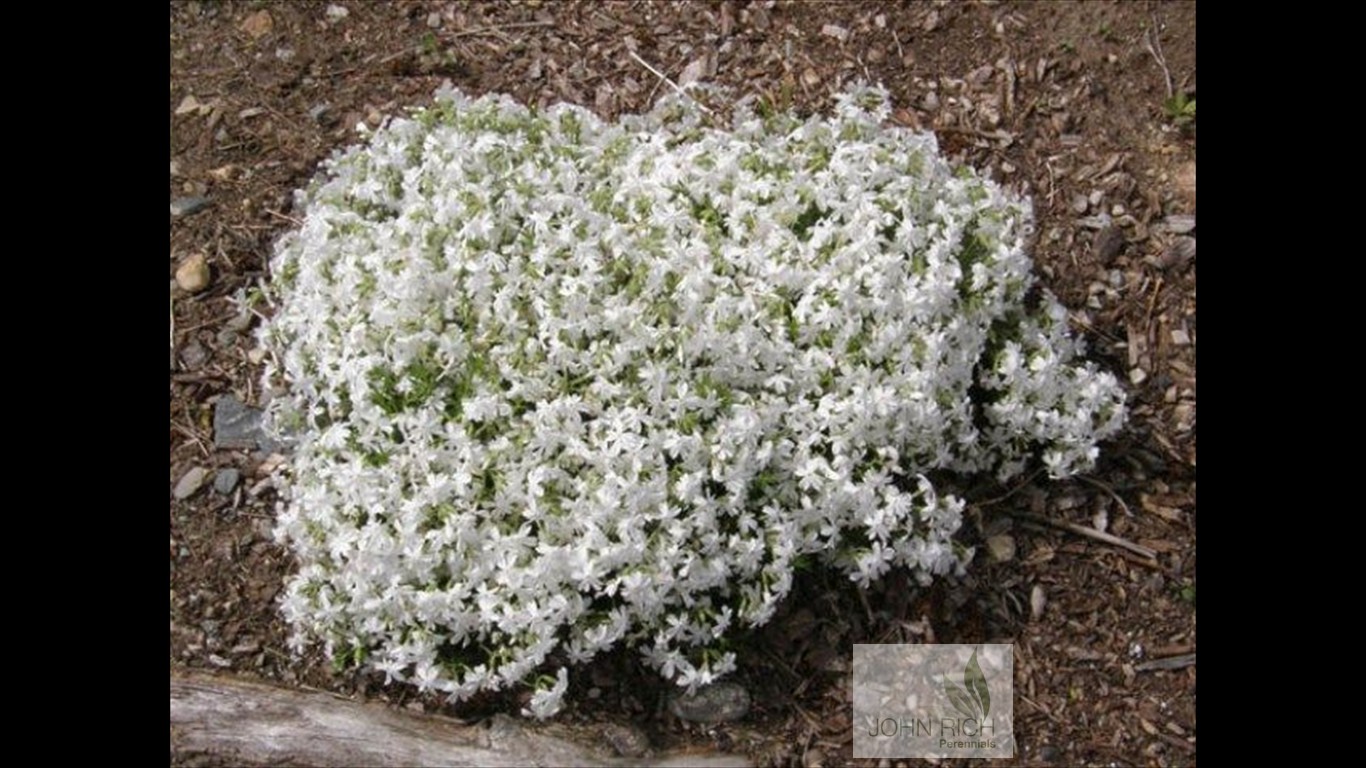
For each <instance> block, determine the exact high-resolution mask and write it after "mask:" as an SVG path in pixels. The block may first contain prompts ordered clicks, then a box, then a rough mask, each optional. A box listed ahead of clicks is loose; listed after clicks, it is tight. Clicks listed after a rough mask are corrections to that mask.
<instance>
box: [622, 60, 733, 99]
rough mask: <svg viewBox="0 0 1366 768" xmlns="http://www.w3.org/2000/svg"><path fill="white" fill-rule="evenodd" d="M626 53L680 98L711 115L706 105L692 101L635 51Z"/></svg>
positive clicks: (676, 85)
mask: <svg viewBox="0 0 1366 768" xmlns="http://www.w3.org/2000/svg"><path fill="white" fill-rule="evenodd" d="M627 53H628V54H630V55H631V58H633V59H635V60H636V61H638V62H640V65H641V66H642V67H645V68H646V69H648V70H650V73H651V74H653V75H654V76H655V77H657V78H659V79H660V80H662V81H664V82H666V83H668V84H669V87H670V88H673V89H674V91H675V92H676V93H678V94H679V95H680V96H687V97H688V98H689V99H691V100H692V102H693V103H694V104H696V105H697V106H698V107H699V108H700V109H701V110H702V111H703V112H706V113H707V114H709V115H710V114H711V113H712V111H711V110H710V109H707V105H706V104H703V103H702V102H700V101H698V100H697V99H694V98H693V97H692V96H691V95H690V94H689V93H688V92H687V91H685V90H683V89H682V88H680V87H679V85H678V83H675V82H674V81H672V80H670V79H669V78H667V77H665V76H664V73H663V72H660V71H659V70H657V69H655V68H654V67H652V66H650V64H649V62H647V61H645V59H642V58H640V56H638V55H636V52H635V51H627Z"/></svg>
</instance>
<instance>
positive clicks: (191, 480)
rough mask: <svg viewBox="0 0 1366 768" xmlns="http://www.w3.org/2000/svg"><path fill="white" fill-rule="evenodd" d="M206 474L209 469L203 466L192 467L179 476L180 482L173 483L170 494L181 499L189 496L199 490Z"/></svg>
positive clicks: (207, 474)
mask: <svg viewBox="0 0 1366 768" xmlns="http://www.w3.org/2000/svg"><path fill="white" fill-rule="evenodd" d="M208 476H209V470H207V469H205V468H203V467H192V468H191V469H190V471H189V472H186V473H185V474H184V475H183V476H181V478H180V482H178V483H176V484H175V489H174V490H173V491H171V495H173V496H175V497H176V499H177V500H181V501H183V500H185V499H188V498H190V497H191V496H193V495H195V494H196V493H198V492H199V489H200V488H201V487H203V485H204V480H205V478H207V477H208Z"/></svg>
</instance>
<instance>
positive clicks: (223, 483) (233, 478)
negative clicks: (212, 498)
mask: <svg viewBox="0 0 1366 768" xmlns="http://www.w3.org/2000/svg"><path fill="white" fill-rule="evenodd" d="M241 479H242V473H241V471H239V470H238V469H236V468H235V467H228V468H227V469H220V470H218V474H216V475H214V478H213V489H214V490H215V491H217V492H218V493H219V495H222V496H227V495H228V494H230V493H232V491H233V489H234V488H236V487H237V483H238V481H240V480H241Z"/></svg>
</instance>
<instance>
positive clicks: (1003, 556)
mask: <svg viewBox="0 0 1366 768" xmlns="http://www.w3.org/2000/svg"><path fill="white" fill-rule="evenodd" d="M987 553H988V554H990V555H991V559H992V560H994V561H996V562H998V563H1004V562H1008V561H1010V560H1013V559H1015V537H1014V536H1011V535H1010V534H1006V533H1002V534H999V535H996V536H988V537H987Z"/></svg>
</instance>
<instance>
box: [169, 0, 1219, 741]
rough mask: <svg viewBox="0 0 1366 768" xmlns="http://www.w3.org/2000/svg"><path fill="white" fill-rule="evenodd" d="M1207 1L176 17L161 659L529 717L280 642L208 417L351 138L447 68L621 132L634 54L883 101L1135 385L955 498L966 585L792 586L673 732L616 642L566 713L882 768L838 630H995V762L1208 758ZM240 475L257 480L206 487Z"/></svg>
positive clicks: (775, 96) (494, 7) (240, 503)
mask: <svg viewBox="0 0 1366 768" xmlns="http://www.w3.org/2000/svg"><path fill="white" fill-rule="evenodd" d="M1195 16H1196V14H1195V4H1194V3H1193V2H1190V3H1180V2H1175V3H1168V2H1151V3H1148V2H1084V3H1069V2H1050V3H1014V2H975V3H958V2H954V3H945V2H934V3H913V4H901V3H896V4H894V3H884V2H841V3H814V2H811V3H789V2H751V3H742V2H720V3H718V2H697V3H681V4H677V3H671V4H663V3H650V2H630V3H626V2H621V3H597V2H592V3H568V2H537V1H535V0H527V1H526V2H498V3H472V2H431V3H426V2H423V3H418V2H396V3H362V2H335V3H312V2H299V3H280V4H275V3H262V2H242V3H238V2H174V3H171V5H170V43H171V45H170V49H171V58H170V82H171V92H170V97H169V102H168V103H169V109H168V112H169V117H170V125H171V145H170V155H171V177H170V197H171V198H172V199H173V200H174V199H177V198H184V197H196V196H197V197H204V198H207V199H208V200H209V204H208V206H207V207H205V208H204V209H203V210H200V211H197V212H194V213H190V214H187V215H180V216H176V215H174V214H173V215H172V217H171V220H170V268H169V272H170V275H171V276H172V309H171V313H172V333H171V336H172V339H171V344H172V364H171V374H170V395H171V396H170V479H169V486H168V491H172V489H174V488H175V486H176V485H177V483H178V482H180V481H181V479H182V477H183V476H184V475H185V474H186V473H187V472H189V471H191V470H192V469H194V468H204V469H207V470H209V474H208V481H207V482H205V484H204V487H203V488H202V489H200V490H199V491H197V492H196V493H194V494H193V495H190V496H189V497H188V498H185V499H183V500H180V499H176V498H175V494H174V493H173V492H171V493H169V495H170V496H171V502H170V533H171V544H170V554H171V634H170V641H171V642H170V659H171V667H172V669H173V670H174V669H177V668H196V669H209V670H221V671H224V672H226V673H232V674H235V675H238V676H242V677H249V678H257V679H262V680H266V681H273V682H276V683H278V684H282V685H286V686H308V687H314V688H319V689H324V690H328V691H333V692H335V693H338V694H341V695H344V696H350V697H355V698H368V699H372V700H385V701H391V702H393V703H394V705H396V706H406V707H411V708H418V709H426V710H427V711H432V712H443V713H445V714H448V715H452V716H456V717H459V718H462V719H465V720H477V719H480V718H484V717H487V716H489V715H491V714H493V713H495V712H505V711H514V712H515V711H516V710H517V709H518V708H519V707H520V703H521V702H520V701H519V699H518V695H517V694H515V693H508V694H504V695H498V696H492V695H490V696H484V697H481V698H478V699H475V700H473V701H470V702H467V703H466V704H464V705H461V706H458V707H450V706H447V705H444V704H442V703H441V702H439V701H435V700H426V699H424V698H422V697H419V696H417V695H416V693H415V692H414V691H412V690H410V689H407V688H401V687H399V688H385V687H383V686H382V685H380V683H379V681H377V680H375V679H374V678H373V677H372V676H369V675H366V674H362V673H356V672H346V673H335V672H334V671H333V669H332V667H331V664H330V662H329V661H328V660H326V659H323V658H321V657H320V654H316V653H315V654H313V655H309V656H305V657H304V658H301V659H300V658H293V657H291V655H290V653H289V651H288V650H287V645H286V638H287V629H286V627H285V626H284V624H283V622H282V620H281V618H280V616H279V615H278V612H277V606H276V597H277V595H278V594H279V592H280V589H281V585H282V584H283V582H284V579H285V577H286V575H287V574H288V573H289V571H290V568H291V566H292V563H291V558H290V555H289V554H288V553H287V552H286V551H284V550H283V549H281V548H280V547H279V546H278V545H277V544H275V543H274V542H273V540H272V538H271V536H270V528H271V525H272V519H273V515H274V507H275V503H276V500H277V499H276V496H275V492H274V489H273V487H272V486H271V484H270V483H269V482H268V480H267V479H266V478H267V475H268V473H269V470H270V465H271V464H272V463H273V462H275V461H278V459H273V458H271V457H268V456H264V455H260V454H253V453H251V452H249V451H242V450H219V449H215V448H214V443H213V420H212V415H213V408H214V403H215V402H216V401H217V400H218V399H219V398H221V397H224V396H226V395H229V394H233V395H235V396H237V397H239V398H241V399H242V400H243V401H246V402H248V403H256V402H258V401H259V398H260V390H259V376H260V370H259V367H258V366H257V365H256V364H255V363H254V362H253V361H255V360H259V357H258V356H257V355H255V354H253V350H254V348H255V346H256V344H255V340H254V337H253V335H252V329H250V328H248V329H243V328H241V327H240V324H237V323H234V322H233V320H234V318H235V317H236V316H237V314H238V312H237V309H236V307H235V306H234V304H233V302H232V299H233V297H234V295H235V294H237V293H238V292H239V291H242V290H244V289H249V288H251V287H252V286H255V285H257V284H258V283H260V282H261V281H262V280H265V279H266V277H267V266H266V265H267V261H268V259H269V256H270V253H271V248H272V243H273V241H274V239H275V238H276V237H277V236H279V235H280V234H281V233H282V232H284V231H286V230H287V229H288V228H289V227H291V226H294V224H295V223H296V213H295V212H294V211H293V210H292V196H293V192H294V190H295V189H297V188H300V187H302V186H303V185H305V184H306V183H307V181H308V180H309V179H310V178H311V176H312V174H313V173H314V172H315V170H316V168H317V165H318V162H319V161H320V160H322V159H323V158H325V157H327V156H328V154H329V153H331V152H333V151H334V150H336V149H338V148H341V147H344V146H348V145H350V144H354V143H356V142H357V141H358V138H357V134H356V130H355V129H356V125H357V123H359V122H362V121H364V122H366V123H367V124H368V125H370V126H371V127H374V126H375V125H376V124H378V122H379V121H380V120H381V119H382V118H383V117H384V116H386V115H396V114H401V113H403V112H404V110H405V109H407V108H409V107H411V106H415V105H421V104H423V103H425V102H427V101H428V100H429V99H430V96H431V94H432V93H433V91H435V90H436V88H437V87H438V86H440V85H441V84H442V83H443V81H447V80H449V81H451V82H453V83H454V84H455V85H457V86H459V87H460V88H461V89H463V90H465V91H466V92H467V93H471V94H481V93H485V92H490V91H493V92H503V93H508V94H511V95H512V96H514V97H515V98H517V99H519V100H522V101H524V102H529V103H536V104H541V105H546V104H550V103H554V102H557V101H570V102H575V103H579V104H583V105H585V106H587V107H589V108H591V109H594V110H595V111H597V112H598V113H599V114H601V115H602V116H604V117H607V118H612V117H614V116H616V115H619V114H622V113H629V112H635V111H642V110H644V109H646V108H647V107H648V105H649V104H650V103H651V102H652V100H653V99H654V98H656V97H657V96H658V95H659V94H660V93H661V91H662V89H663V88H668V87H669V86H667V85H664V84H662V83H661V82H660V80H659V79H658V78H657V77H656V76H655V75H654V74H652V73H651V72H650V71H649V70H647V69H646V68H645V67H643V66H642V65H641V64H640V63H639V62H638V61H637V60H636V59H635V57H633V56H632V55H631V53H632V52H634V53H635V54H636V55H638V56H639V57H640V58H641V59H643V60H645V61H647V62H649V63H650V64H651V65H652V66H653V67H654V68H655V69H658V70H659V71H660V72H662V73H663V74H665V75H666V76H668V77H670V78H673V79H678V78H680V77H685V78H689V79H690V78H696V79H700V80H704V81H707V82H714V83H720V84H724V85H727V86H730V87H732V88H734V89H735V92H737V93H739V94H747V93H756V92H757V93H761V94H763V95H765V96H766V97H768V98H769V99H770V100H771V101H773V102H774V103H777V104H779V105H784V106H790V107H791V108H793V109H796V110H798V111H800V112H804V113H810V112H813V111H821V110H825V109H828V108H829V107H830V106H831V104H832V98H831V94H832V92H834V91H836V90H838V89H839V87H840V86H841V85H842V84H843V83H845V82H847V81H849V80H851V79H857V78H863V79H866V80H870V81H880V82H882V83H884V84H885V85H886V86H887V87H888V88H889V89H890V91H891V93H892V95H893V97H894V100H895V103H896V104H897V105H899V109H898V110H897V111H896V112H895V115H894V119H895V120H896V121H897V122H899V123H901V124H903V125H908V126H912V127H917V128H920V129H923V130H932V131H934V132H935V133H936V134H937V136H938V137H939V140H940V144H941V147H943V148H944V149H945V151H946V152H948V153H949V154H950V155H952V156H954V157H955V158H957V159H959V160H960V161H962V162H964V163H968V164H970V165H972V166H974V167H976V168H979V169H982V170H983V171H986V172H989V173H990V174H991V175H992V176H993V177H994V178H996V179H997V180H999V181H1001V182H1003V183H1005V184H1007V185H1010V186H1011V187H1013V188H1015V189H1017V190H1019V191H1020V192H1023V193H1025V194H1027V195H1029V196H1030V197H1031V198H1032V199H1033V201H1034V206H1035V214H1036V218H1037V228H1036V230H1037V233H1036V234H1037V237H1036V242H1035V244H1034V248H1033V255H1034V257H1035V259H1036V262H1037V265H1038V271H1039V274H1040V275H1041V279H1042V282H1043V283H1044V285H1046V286H1047V287H1048V288H1049V289H1050V290H1052V291H1053V292H1055V293H1056V294H1057V295H1058V296H1059V297H1060V298H1061V299H1062V301H1063V302H1064V303H1065V304H1066V305H1067V306H1068V308H1069V310H1070V311H1071V319H1072V325H1073V328H1074V330H1075V332H1076V333H1077V334H1078V335H1080V336H1082V337H1084V338H1085V340H1086V342H1087V344H1088V348H1089V350H1090V351H1089V354H1090V356H1091V358H1092V359H1094V360H1095V361H1096V362H1097V363H1098V364H1100V365H1101V366H1103V367H1105V368H1107V369H1110V370H1112V371H1114V372H1115V373H1116V375H1118V376H1120V377H1121V378H1122V379H1123V380H1125V381H1126V382H1129V397H1130V407H1131V418H1130V424H1129V426H1128V428H1127V430H1126V432H1125V433H1124V435H1123V437H1122V438H1120V439H1118V440H1116V441H1113V442H1112V443H1110V444H1107V445H1105V446H1103V450H1102V458H1101V462H1100V464H1099V466H1098V467H1097V468H1096V470H1095V471H1094V472H1092V473H1091V474H1089V475H1087V476H1086V477H1083V478H1079V479H1076V480H1074V481H1070V482H1058V483H1050V482H1046V481H1045V480H1044V479H1043V478H1042V477H1040V476H1037V475H1035V476H1031V478H1030V479H1029V480H1028V481H1026V482H1024V483H1021V484H1016V485H1012V486H1010V487H1005V488H993V487H974V488H966V489H963V491H964V493H966V494H967V498H968V499H969V500H970V504H969V521H970V522H969V524H968V525H966V526H965V528H964V531H963V533H962V536H963V539H964V541H965V542H966V543H968V544H970V545H974V546H976V547H977V555H976V560H975V562H974V563H973V565H972V567H971V568H970V570H969V576H968V577H967V578H966V579H965V580H963V581H961V582H953V583H951V582H941V583H939V584H936V585H935V586H933V587H931V588H928V589H925V588H918V587H915V586H914V585H913V584H910V583H908V582H907V581H906V580H905V579H902V578H899V577H892V578H888V579H886V580H884V581H883V582H882V583H881V584H879V585H876V586H875V587H874V588H872V589H870V590H868V591H866V592H860V591H859V590H858V589H856V588H855V587H854V586H853V585H852V584H850V583H848V582H845V581H843V580H842V579H840V578H838V577H837V576H834V575H831V574H822V573H812V574H806V575H804V576H803V577H802V579H801V580H800V581H799V583H798V585H797V588H796V594H794V595H793V597H792V599H791V600H790V601H789V606H788V607H787V608H786V609H785V610H784V611H782V612H781V613H780V614H779V615H778V616H777V617H776V618H775V619H774V620H773V621H772V622H771V623H770V624H769V625H767V626H766V627H764V628H763V629H762V630H761V631H759V632H757V633H755V635H754V636H753V637H750V638H747V639H746V640H745V644H746V646H747V647H748V648H750V649H752V652H751V653H749V654H747V655H746V656H744V657H742V659H741V666H740V669H739V670H738V672H737V673H736V674H735V675H734V678H733V679H734V680H735V681H737V682H739V683H741V684H742V685H744V686H746V688H747V689H748V690H749V692H750V693H751V697H752V699H753V702H754V703H753V707H752V709H751V711H750V713H749V714H748V716H746V717H745V718H744V719H742V720H740V721H738V722H735V723H729V724H723V725H717V726H709V727H702V726H697V725H693V724H689V723H686V722H683V721H681V720H679V719H677V718H676V717H674V716H673V715H671V714H670V713H669V712H668V709H667V708H666V707H664V706H663V702H664V700H665V696H666V694H667V693H668V688H669V686H668V684H666V683H664V682H663V681H661V680H659V679H658V678H657V677H656V676H655V675H654V674H653V673H651V672H649V671H648V670H645V669H642V668H641V666H640V665H639V664H638V663H637V660H636V656H634V655H633V654H631V653H629V652H625V651H623V652H621V653H619V654H616V655H613V656H611V657H609V658H605V659H602V660H600V661H598V662H596V663H594V664H593V665H592V666H590V667H589V668H587V669H583V670H579V671H578V672H577V673H576V684H575V686H573V693H572V694H571V697H570V700H569V703H568V705H567V707H566V710H565V713H564V714H563V715H562V716H561V717H560V718H559V722H560V725H559V727H560V728H562V729H566V730H568V731H570V732H572V733H575V734H576V735H577V737H578V738H581V739H583V740H585V741H590V742H591V741H593V740H597V741H598V742H599V743H600V745H601V747H602V748H603V749H610V748H611V747H610V744H613V743H617V742H619V741H620V740H621V739H622V738H623V737H622V735H621V734H622V733H623V729H626V731H625V732H626V733H627V734H628V735H630V736H631V738H629V739H626V740H627V741H631V740H633V739H635V740H639V738H643V739H645V740H647V741H648V742H649V745H650V747H651V748H653V749H655V750H665V749H680V748H681V749H696V750H702V749H711V750H721V751H732V752H738V753H742V754H745V755H747V756H749V757H750V758H751V759H752V760H754V761H755V762H757V763H760V764H799V765H808V766H810V765H841V764H865V763H866V764H868V765H872V764H873V761H857V760H854V759H853V757H852V738H853V724H852V723H851V720H850V718H851V710H850V695H851V694H850V690H849V681H848V674H847V673H848V661H849V658H850V652H851V645H852V644H853V643H861V642H930V641H937V642H986V641H999V642H1013V643H1014V644H1015V659H1016V680H1015V691H1016V702H1015V729H1016V734H1017V738H1018V744H1019V751H1018V753H1017V756H1016V758H1015V759H1014V760H1003V761H996V762H998V763H1000V764H1003V765H1004V764H1029V765H1099V764H1104V765H1159V766H1166V765H1185V764H1194V763H1195V756H1196V724H1195V665H1194V663H1193V662H1194V652H1195V636H1196V631H1195V615H1196V610H1195V586H1196V578H1195V576H1196V571H1195V566H1196V557H1195V554H1196V548H1195V525H1196V518H1195V509H1196V505H1195V474H1196V473H1195V461H1196V440H1195V432H1196V430H1195V421H1196V420H1195V413H1196V409H1195V342H1196V321H1195V285H1196V278H1195V275H1196V262H1195V258H1194V255H1195V248H1194V245H1195V240H1194V232H1193V227H1194V218H1193V216H1194V214H1195V143H1196V128H1195V123H1194V119H1193V118H1194V113H1193V109H1192V110H1191V111H1190V113H1189V114H1182V113H1181V112H1180V111H1179V110H1178V109H1177V108H1176V106H1175V100H1174V99H1173V97H1174V96H1178V95H1184V96H1186V97H1188V99H1189V100H1190V101H1193V100H1194V96H1195V85H1196V81H1195ZM196 254H198V255H201V256H202V257H203V258H205V259H206V261H207V264H208V267H209V282H208V285H207V287H206V288H204V289H203V290H201V291H199V292H195V293H189V292H186V291H184V290H181V289H179V288H176V287H175V281H174V275H175V273H176V270H177V268H178V267H179V266H180V265H181V264H182V263H184V262H185V261H186V260H187V259H190V258H191V257H193V256H195V255H196ZM227 468H235V469H238V470H240V472H241V473H242V480H241V482H240V483H239V484H238V485H237V486H236V487H235V488H234V489H233V490H232V491H231V492H229V493H227V494H220V493H219V492H217V491H216V490H214V489H213V487H212V480H213V478H214V473H216V472H217V471H218V470H220V469H227ZM1069 525H1070V527H1066V526H1069ZM1096 532H1102V533H1103V534H1108V535H1109V537H1110V538H1109V539H1106V538H1105V536H1103V535H1101V536H1098V535H1096ZM988 539H991V541H992V545H993V546H991V547H989V546H988V545H987V541H988ZM1117 541H1118V543H1116V542H1117ZM1009 544H1013V548H1012V547H1010V546H1008V545H1009ZM1012 549H1013V552H1012V551H1011V550H1012ZM177 759H178V758H177V756H176V755H172V762H176V761H177ZM884 764H885V763H884ZM892 764H893V765H896V764H897V763H895V762H893V763H892Z"/></svg>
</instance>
